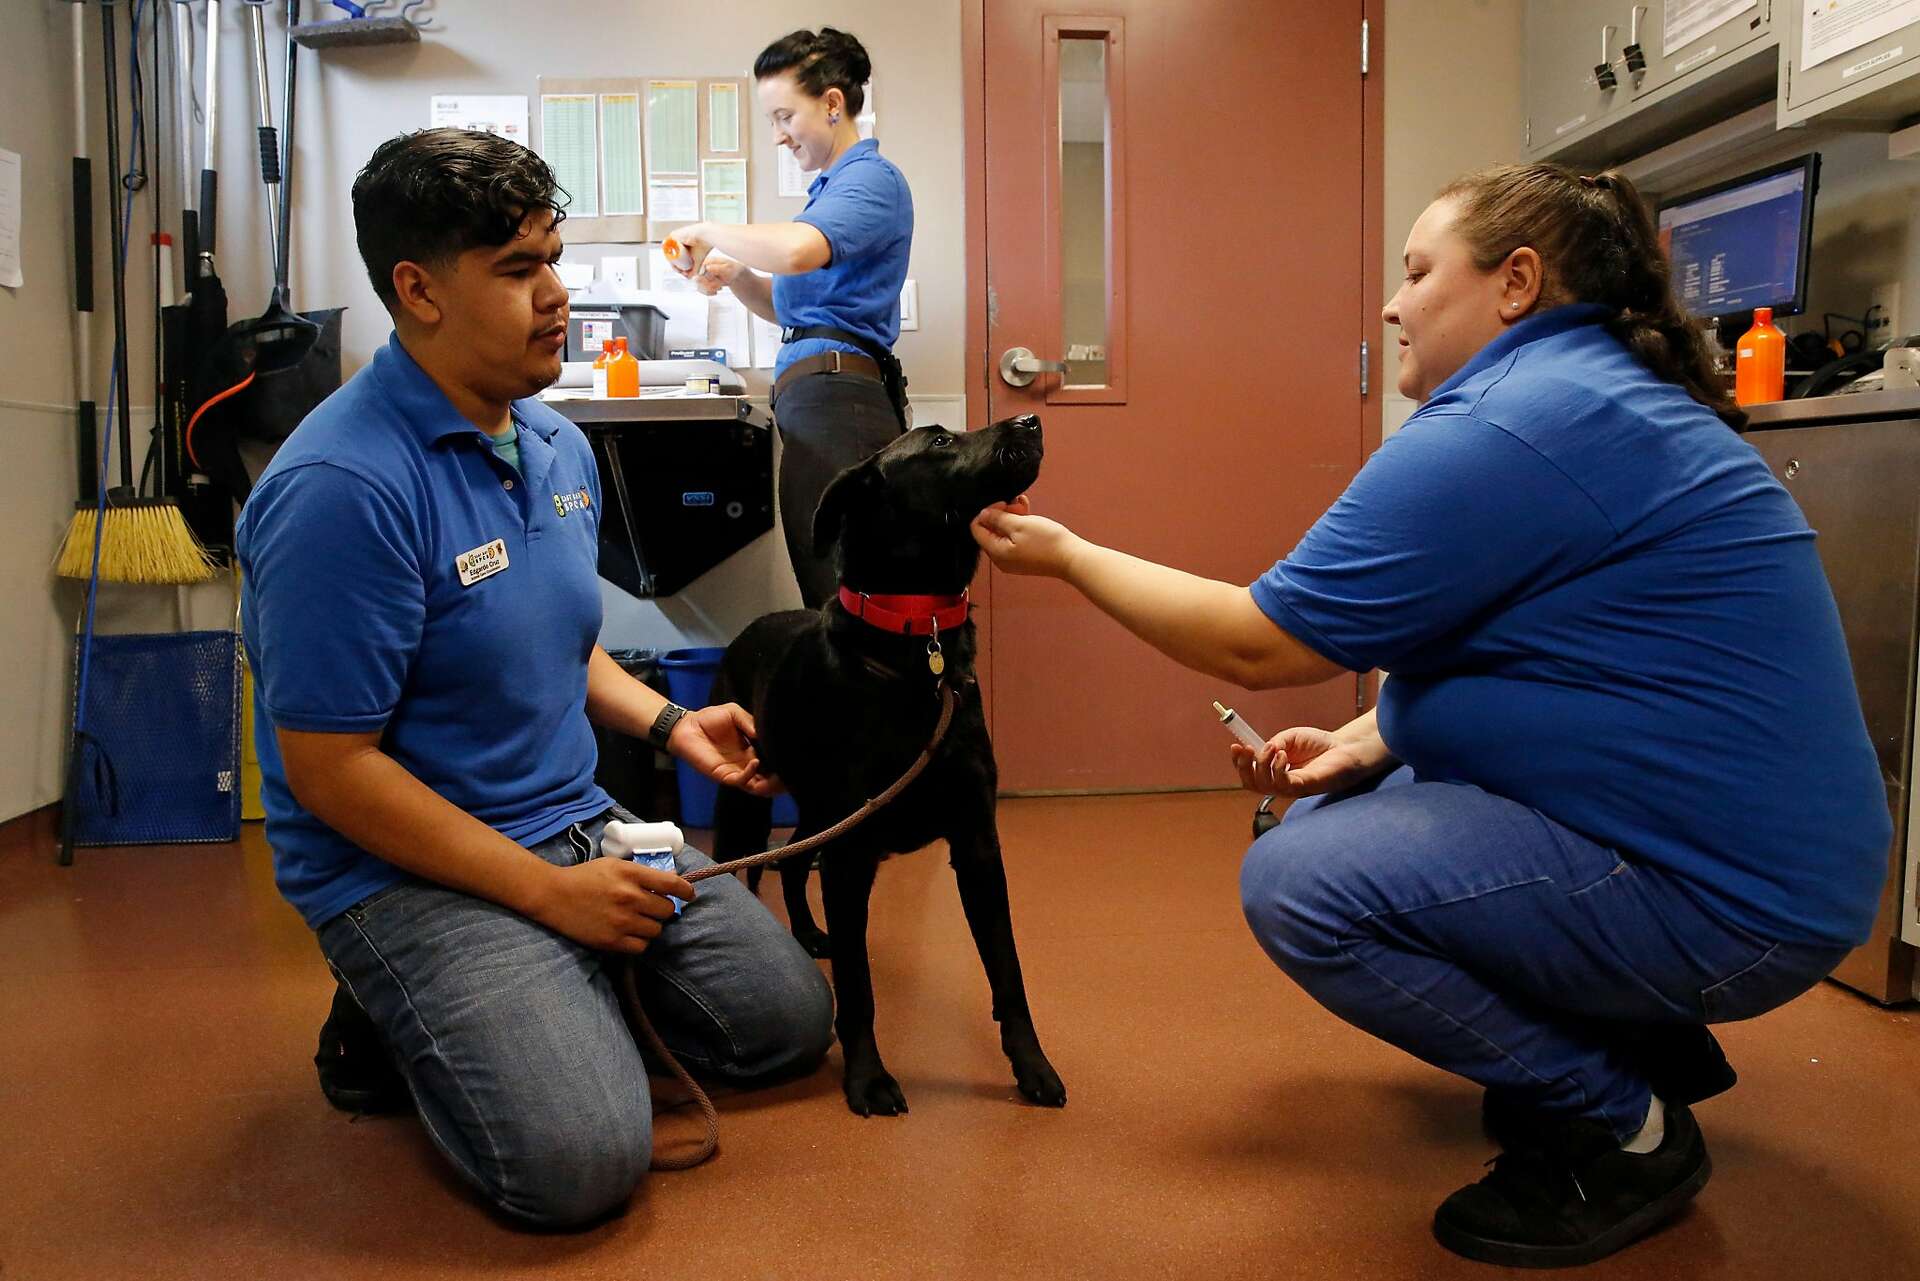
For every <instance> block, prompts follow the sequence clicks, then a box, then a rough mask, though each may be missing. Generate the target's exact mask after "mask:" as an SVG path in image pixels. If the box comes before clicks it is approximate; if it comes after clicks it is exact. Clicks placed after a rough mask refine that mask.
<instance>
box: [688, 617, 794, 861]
mask: <svg viewBox="0 0 1920 1281" xmlns="http://www.w3.org/2000/svg"><path fill="white" fill-rule="evenodd" d="M725 652H726V651H725V650H723V649H721V648H720V647H719V646H717V645H712V646H702V647H700V648H697V649H670V650H668V651H667V652H666V653H665V654H662V655H661V656H660V670H661V671H662V672H664V673H666V677H667V693H668V696H669V697H670V698H672V699H673V701H674V702H676V703H678V704H680V706H682V707H705V706H706V705H707V704H708V703H709V702H711V701H712V698H713V678H714V677H715V676H716V675H717V674H718V673H719V671H720V656H721V655H722V654H723V653H725ZM673 767H674V771H675V773H676V775H677V777H678V779H679V782H680V826H682V827H712V826H713V805H714V801H715V800H716V799H717V798H718V797H719V795H720V785H719V784H718V783H716V782H714V781H713V780H712V779H710V778H708V777H707V776H706V775H705V774H702V773H700V772H699V771H698V770H695V769H693V768H691V767H690V766H688V765H687V763H686V762H685V761H678V760H676V761H675V762H674V763H673ZM799 821H800V812H799V810H798V809H797V808H795V806H794V803H793V798H792V797H791V796H786V795H781V796H776V797H774V798H773V825H774V826H775V827H792V826H793V825H794V824H795V823H797V822H799Z"/></svg>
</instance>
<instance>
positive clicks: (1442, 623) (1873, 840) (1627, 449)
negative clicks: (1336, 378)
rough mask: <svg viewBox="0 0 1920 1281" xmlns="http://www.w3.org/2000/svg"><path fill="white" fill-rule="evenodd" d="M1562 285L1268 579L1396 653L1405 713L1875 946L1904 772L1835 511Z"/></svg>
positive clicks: (1528, 793) (1264, 591)
mask: <svg viewBox="0 0 1920 1281" xmlns="http://www.w3.org/2000/svg"><path fill="white" fill-rule="evenodd" d="M1607 316H1608V312H1607V311H1606V310H1605V309H1604V308H1599V307H1593V306H1585V305H1582V306H1567V307H1557V308H1554V309H1552V310H1549V311H1547V312H1545V313H1543V314H1541V315H1539V316H1535V317H1530V318H1529V319H1527V320H1525V321H1522V322H1521V323H1520V324H1518V325H1515V326H1513V327H1512V328H1511V329H1510V330H1509V331H1507V333H1505V334H1504V335H1502V336H1501V337H1500V338H1498V339H1496V340H1494V341H1493V342H1491V343H1489V344H1488V345H1487V346H1486V347H1485V348H1484V349H1483V350H1482V351H1480V353H1479V354H1477V355H1476V356H1475V357H1474V358H1473V359H1472V360H1470V361H1468V362H1467V364H1466V366H1465V368H1463V369H1461V370H1460V371H1459V372H1458V373H1457V374H1455V375H1454V376H1453V377H1452V378H1450V379H1448V380H1447V381H1446V382H1445V383H1444V384H1442V385H1441V386H1440V388H1439V389H1438V390H1436V391H1435V392H1434V394H1433V397H1432V398H1431V399H1430V400H1428V402H1427V403H1426V404H1425V405H1424V406H1422V407H1421V409H1420V410H1419V411H1418V412H1417V413H1415V414H1414V415H1413V417H1412V418H1410V419H1409V420H1408V421H1407V424H1406V426H1405V427H1404V428H1403V429H1402V430H1401V431H1400V432H1399V433H1397V434H1396V435H1394V436H1393V437H1391V438H1390V439H1388V440H1387V441H1386V442H1385V444H1384V445H1382V447H1381V448H1380V449H1379V450H1378V451H1377V452H1376V453H1375V454H1374V456H1373V457H1372V458H1370V459H1369V460H1368V461H1367V464H1366V466H1365V467H1363V468H1362V469H1361V471H1360V474H1359V475H1358V476H1356V477H1355V478H1354V481H1353V484H1352V485H1351V486H1350V487H1349V488H1348V489H1347V491H1346V493H1344V494H1343V495H1341V497H1340V498H1339V500H1338V501H1336V502H1335V503H1334V505H1333V507H1332V508H1331V509H1329V510H1328V512H1327V513H1326V514H1325V515H1324V516H1322V517H1321V518H1320V520H1319V522H1318V523H1316V524H1315V525H1314V527H1313V528H1312V529H1311V530H1309V531H1308V532H1307V535H1306V537H1305V538H1303V539H1302V540H1301V542H1300V545H1299V546H1298V547H1296V548H1295V549H1294V550H1293V552H1292V553H1291V554H1290V555H1289V556H1288V557H1287V558H1286V559H1285V560H1283V561H1281V562H1280V563H1279V564H1277V565H1275V566H1274V567H1273V568H1272V569H1271V570H1269V571H1268V572H1267V573H1266V575H1265V576H1264V577H1262V578H1261V579H1260V581H1259V582H1257V583H1255V584H1254V585H1253V595H1254V599H1255V600H1256V601H1257V602H1258V603H1259V605H1260V608H1261V609H1262V610H1264V611H1265V612H1266V614H1267V615H1268V617H1270V618H1272V619H1273V621H1274V622H1275V623H1276V624H1278V625H1279V626H1280V627H1282V628H1283V629H1285V630H1286V631H1287V632H1289V633H1291V634H1292V635H1293V636H1295V637H1296V638H1298V639H1299V640H1300V641H1302V642H1303V643H1304V644H1306V645H1308V646H1310V647H1311V648H1313V649H1315V650H1317V651H1318V652H1319V653H1321V654H1322V655H1324V656H1326V657H1327V658H1330V659H1332V660H1334V661H1335V662H1338V663H1341V664H1343V665H1345V666H1346V667H1349V668H1352V669H1355V670H1365V669H1367V668H1370V667H1376V666H1378V667H1383V668H1386V669H1388V670H1390V671H1391V672H1392V678H1391V679H1390V680H1388V681H1387V682H1386V685H1385V688H1384V689H1383V691H1382V693H1381V698H1380V709H1379V724H1380V732H1381V735H1382V737H1383V738H1384V739H1385V740H1386V743H1387V746H1388V747H1389V748H1390V749H1391V750H1392V752H1393V754H1394V755H1395V756H1397V757H1398V758H1400V759H1401V760H1402V761H1404V762H1406V763H1407V764H1408V765H1411V766H1412V767H1413V769H1414V772H1415V773H1416V774H1417V775H1419V776H1420V777H1422V778H1424V779H1430V780H1437V781H1446V782H1460V783H1471V784H1474V785H1476V786H1478V787H1481V788H1483V789H1485V790H1486V791H1488V792H1490V793H1493V794H1495V795H1499V796H1504V797H1508V798H1510V799H1512V800H1515V801H1518V802H1520V803H1521V804H1523V805H1527V806H1530V807H1532V808H1534V809H1537V810H1539V811H1540V812H1542V813H1544V814H1546V815H1548V816H1549V817H1551V818H1553V819H1555V820H1557V821H1559V822H1561V823H1564V824H1566V825H1567V826H1568V827H1571V828H1573V829H1574V830H1575V831H1578V832H1581V833H1582V834H1584V835H1586V836H1588V837H1589V838H1591V839H1593V840H1595V841H1598V842H1600V843H1602V844H1604V845H1607V846H1609V847H1611V848H1614V849H1617V850H1618V851H1620V853H1621V854H1622V855H1623V856H1624V857H1628V858H1632V859H1635V860H1641V861H1644V862H1647V863H1649V864H1653V865H1657V866H1659V867H1661V868H1664V869H1666V870H1668V871H1670V872H1671V873H1673V874H1674V875H1676V876H1678V877H1680V878H1681V879H1682V880H1683V881H1684V882H1685V883H1686V884H1687V885H1688V886H1689V887H1690V888H1691V889H1693V890H1694V891H1695V892H1696V893H1697V894H1698V896H1699V897H1700V898H1701V899H1702V900H1703V901H1705V902H1707V903H1708V904H1710V905H1711V906H1712V907H1713V908H1715V909H1716V910H1717V911H1719V912H1720V913H1721V915H1722V916H1723V917H1724V918H1725V919H1727V920H1730V921H1732V922H1733V923H1734V924H1736V925H1739V926H1742V927H1744V928H1747V929H1749V930H1752V931H1755V932H1757V933H1759V934H1761V935H1763V936H1765V937H1767V938H1770V939H1775V940H1785V941H1795V942H1812V943H1859V942H1861V941H1863V940H1864V939H1865V938H1866V935H1867V931H1868V929H1869V927H1870V925H1871V923H1872V921H1873V917H1874V911H1875V907H1876V904H1877V901H1878V898H1879V892H1880V887H1881V884H1882V882H1883V880H1884V878H1885V877H1886V873H1887V850H1888V846H1889V843H1890V841H1891V837H1892V825H1891V820H1890V817H1889V814H1888V809H1887V796H1886V790H1885V788H1884V786H1883V785H1882V783H1881V780H1880V770H1879V765H1878V762H1877V760H1876V758H1875V755H1874V751H1873V747H1872V744H1871V742H1870V740H1869V739H1868V737H1867V732H1866V725H1865V722H1864V720H1863V718H1862V716H1861V712H1860V702H1859V697H1858V695H1857V693H1856V692H1855V689H1854V683H1853V672H1852V668H1851V666H1850V665H1849V663H1848V659H1847V650H1846V644H1845V641H1844V638H1843V637H1842V634H1841V630H1840V619H1839V614H1838V611H1837V610H1836V609H1835V606H1834V601H1833V593H1832V590H1831V589H1830V588H1829V586H1828V584H1827V579H1826V575H1825V574H1824V573H1823V572H1822V570H1821V567H1820V561H1819V558H1818V556H1817V555H1816V553H1815V550H1814V535H1813V531H1812V530H1811V529H1809V528H1808V527H1807V524H1806V521H1805V520H1804V519H1803V518H1802V516H1801V514H1800V511H1799V509H1798V508H1797V507H1795V506H1794V503H1793V500H1792V499H1791V498H1790V497H1789V496H1788V495H1787V492H1786V490H1785V489H1784V488H1782V487H1781V485H1780V484H1779V483H1778V482H1777V481H1776V480H1775V479H1774V477H1773V474H1772V473H1771V472H1770V471H1769V470H1768V468H1767V465H1766V464H1765V462H1763V461H1762V460H1761V458H1760V456H1759V454H1758V453H1757V452H1755V450H1754V449H1753V447H1752V446H1751V445H1748V444H1747V443H1746V442H1745V441H1743V440H1742V439H1740V437H1739V436H1738V435H1736V434H1735V433H1734V432H1732V431H1730V430H1728V428H1727V427H1726V426H1725V424H1723V423H1722V422H1721V421H1720V420H1719V419H1718V418H1717V417H1716V416H1715V415H1714V414H1713V413H1712V411H1710V410H1708V409H1706V408H1704V407H1703V406H1701V405H1700V404H1698V403H1697V402H1695V401H1694V400H1692V399H1691V398H1690V397H1689V396H1688V395H1687V394H1686V392H1685V391H1683V390H1681V389H1680V388H1679V387H1676V386H1674V385H1673V384H1671V383H1666V382H1662V381H1661V380H1660V379H1658V378H1656V377H1655V376H1654V375H1653V373H1652V372H1651V371H1650V370H1648V369H1647V368H1646V366H1644V365H1642V364H1641V363H1640V362H1639V361H1638V360H1637V359H1635V358H1634V357H1633V355H1632V354H1631V353H1629V352H1628V351H1627V349H1626V347H1625V346H1624V345H1622V344H1621V343H1620V342H1619V341H1618V340H1617V339H1615V338H1614V337H1613V336H1612V335H1611V334H1609V333H1608V332H1607V330H1606V329H1605V327H1604V326H1603V325H1602V323H1601V322H1602V321H1603V320H1605V319H1606V318H1607Z"/></svg>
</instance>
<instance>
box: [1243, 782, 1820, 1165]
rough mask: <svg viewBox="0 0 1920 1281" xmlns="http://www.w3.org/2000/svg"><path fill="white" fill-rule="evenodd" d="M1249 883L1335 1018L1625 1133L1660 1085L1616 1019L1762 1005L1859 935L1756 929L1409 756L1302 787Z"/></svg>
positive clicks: (1279, 955)
mask: <svg viewBox="0 0 1920 1281" xmlns="http://www.w3.org/2000/svg"><path fill="white" fill-rule="evenodd" d="M1240 892H1241V900H1242V903H1243V905H1244V907H1245V909H1246V914H1247V923H1248V924H1249V925H1251V926H1252V927H1253V932H1254V934H1255V935H1256V936H1257V937H1258V938H1259V940H1260V945H1261V946H1262V947H1264V948H1265V949H1266V951H1267V954H1268V955H1269V956H1271V957H1272V958H1273V959H1274V962H1275V963H1276V964H1278V965H1279V966H1280V968H1281V969H1283V970H1285V971H1286V972H1287V974H1288V975H1289V976H1291V977H1292V978H1293V979H1294V980H1295V981H1296V982H1297V983H1299V984H1300V986H1301V987H1302V988H1304V989H1305V990H1306V992H1307V994H1308V995H1310V996H1312V997H1313V998H1314V1000H1316V1001H1318V1002H1320V1004H1322V1005H1324V1006H1326V1007H1327V1009H1329V1010H1331V1011H1333V1013H1335V1014H1337V1015H1339V1016H1340V1017H1341V1018H1343V1019H1345V1020H1346V1021H1347V1022H1349V1023H1351V1024H1353V1025H1354V1026H1355V1027H1358V1028H1360V1029H1361V1030H1362V1031H1365V1032H1369V1033H1371V1034H1373V1035H1374V1036H1377V1037H1379V1038H1380V1039H1381V1040H1383V1041H1387V1042H1389V1043H1390V1044H1393V1045H1396V1046H1399V1047H1400V1048H1401V1049H1403V1050H1406V1051H1407V1052H1408V1053H1410V1054H1413V1055H1415V1056H1417V1057H1418V1058H1421V1059H1423V1060H1425V1061H1426V1062H1428V1063H1431V1064H1433V1065H1434V1066H1435V1067H1438V1068H1444V1069H1445V1070H1446V1071H1449V1072H1454V1073H1458V1074H1459V1075H1461V1076H1464V1077H1466V1078H1467V1079H1469V1080H1471V1081H1475V1082H1477V1083H1479V1084H1480V1085H1483V1086H1485V1087H1487V1089H1488V1090H1490V1091H1495V1092H1498V1093H1499V1094H1501V1095H1502V1097H1503V1098H1505V1099H1506V1100H1509V1101H1511V1102H1513V1103H1516V1104H1519V1105H1521V1106H1524V1107H1530V1108H1537V1109H1540V1110H1544V1111H1550V1112H1560V1113H1571V1114H1578V1115H1581V1116H1586V1117H1590V1118H1592V1119H1594V1120H1598V1121H1602V1122H1604V1123H1605V1124H1607V1125H1609V1126H1611V1127H1612V1129H1613V1132H1614V1133H1615V1134H1617V1135H1619V1136H1620V1137H1621V1138H1622V1139H1625V1138H1627V1137H1629V1136H1631V1135H1632V1134H1633V1133H1635V1132H1636V1131H1637V1130H1638V1129H1639V1128H1640V1126H1641V1124H1642V1122H1644V1121H1645V1119H1646V1114H1647V1105H1648V1099H1649V1089H1648V1086H1647V1082H1646V1080H1645V1079H1644V1078H1643V1077H1641V1076H1639V1075H1638V1074H1637V1073H1636V1072H1635V1071H1634V1070H1633V1069H1632V1068H1631V1067H1629V1066H1628V1063H1627V1060H1626V1056H1625V1055H1624V1054H1623V1052H1622V1051H1621V1050H1620V1049H1619V1048H1617V1045H1616V1044H1613V1043H1610V1041H1613V1042H1617V1041H1618V1038H1619V1032H1620V1030H1621V1028H1622V1027H1623V1025H1626V1026H1631V1025H1644V1024H1648V1023H1687V1022H1691V1023H1720V1022H1730V1021H1732V1020H1735V1019H1746V1018H1752V1017H1753V1016H1755V1015H1757V1014H1762V1013H1765V1012H1766V1011H1767V1010H1770V1009H1772V1008H1774V1007H1775V1006H1777V1005H1782V1004H1784V1003H1786V1002H1787V1001H1790V1000H1792V999H1793V998H1794V997H1796V996H1798V995H1799V994H1800V993H1802V992H1804V991H1806V990H1807V989H1808V988H1809V987H1811V986H1813V984H1814V983H1816V982H1818V981H1819V980H1820V978H1821V977H1822V976H1824V975H1825V974H1826V973H1827V972H1828V971H1829V970H1831V969H1832V968H1833V967H1834V966H1835V965H1837V964H1838V963H1839V962H1840V960H1841V958H1843V957H1844V956H1845V955H1846V954H1847V952H1848V950H1849V949H1848V948H1846V947H1844V946H1810V945H1805V944H1794V943H1780V942H1775V941H1772V940H1768V939H1763V938H1758V937H1756V936H1754V935H1753V934H1751V933H1749V932H1747V931H1746V930H1743V929H1741V928H1740V927H1738V926H1736V925H1732V924H1730V923H1728V922H1726V921H1723V920H1721V919H1719V918H1718V917H1716V916H1715V915H1714V914H1713V913H1712V912H1710V911H1709V910H1708V909H1706V908H1705V907H1703V906H1702V905H1701V904H1700V903H1699V902H1698V901H1696V900H1695V899H1694V898H1693V897H1692V896H1691V895H1689V894H1688V892H1687V890H1686V887H1685V886H1684V885H1683V884H1682V883H1681V882H1679V881H1678V880H1676V879H1675V878H1674V877H1672V876H1670V875H1668V874H1667V873H1665V872H1663V871H1661V870H1660V869H1658V868H1654V867H1649V866H1645V865H1642V864H1638V863H1635V862H1633V861H1631V860H1630V859H1626V858H1622V857H1621V856H1620V854H1619V853H1618V852H1616V851H1614V850H1610V849H1607V848H1606V847H1604V846H1601V845H1596V844H1595V843H1594V842H1592V841H1590V840H1587V839H1586V838H1585V837H1582V836H1580V835H1579V834H1577V833H1575V832H1573V831H1570V830H1569V829H1567V828H1565V827H1562V826H1561V825H1560V824H1558V823H1556V822H1554V821H1553V820H1552V819H1550V818H1547V817H1546V816H1545V815H1543V814H1540V813H1539V812H1537V811H1535V810H1531V809H1528V808H1527V807H1526V806H1523V805H1520V804H1518V803H1516V802H1513V801H1509V800H1504V799H1502V798H1501V797H1498V796H1491V795H1489V794H1487V793H1486V792H1483V791H1481V790H1480V789H1479V788H1476V787H1471V786H1466V785H1462V784H1456V783H1427V782H1420V781H1418V780H1417V779H1415V778H1414V776H1413V772H1412V771H1411V770H1410V769H1408V768H1407V767H1405V766H1401V767H1400V768H1399V769H1397V770H1394V771H1393V772H1392V773H1390V774H1387V775H1385V776H1383V777H1382V778H1380V779H1378V780H1375V781H1374V782H1372V783H1370V784H1368V785H1366V786H1364V787H1361V788H1357V789H1355V790H1354V791H1351V792H1346V793H1341V794H1337V795H1334V796H1317V797H1310V798H1307V799H1305V800H1301V801H1298V802H1296V803H1295V804H1294V805H1293V806H1292V808H1291V809H1289V810H1288V811H1287V814H1286V817H1285V819H1284V820H1283V821H1282V823H1281V824H1280V826H1278V827H1276V828H1274V829H1273V830H1272V831H1270V832H1268V833H1267V834H1266V835H1264V836H1262V837H1261V838H1260V839H1259V840H1258V841H1256V842H1254V845H1253V848H1252V849H1250V850H1249V851H1248V852H1247V858H1246V862H1245V864H1244V866H1243V867H1242V869H1241V873H1240ZM1610 1031H1611V1032H1612V1034H1613V1035H1612V1036H1611V1037H1610V1036H1609V1032H1610Z"/></svg>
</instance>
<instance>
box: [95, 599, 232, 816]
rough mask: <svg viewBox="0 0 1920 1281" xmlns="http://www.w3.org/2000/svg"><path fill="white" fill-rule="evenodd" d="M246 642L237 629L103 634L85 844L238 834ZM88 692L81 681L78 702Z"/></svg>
mask: <svg viewBox="0 0 1920 1281" xmlns="http://www.w3.org/2000/svg"><path fill="white" fill-rule="evenodd" d="M237 640H238V638H237V637H236V635H235V634H234V633H233V632H182V633H178V634H171V635H132V636H98V635H96V636H95V637H94V638H93V646H92V650H91V653H90V655H89V657H88V664H87V688H86V706H85V707H84V708H81V707H77V706H76V713H77V716H76V724H77V725H78V726H79V727H80V733H79V735H78V736H77V739H76V743H75V749H74V750H75V751H77V752H78V753H79V758H78V760H77V761H76V762H75V763H74V764H75V769H74V771H73V779H74V783H73V793H74V794H73V795H72V796H70V797H69V798H68V801H69V803H70V804H73V805H74V826H73V842H74V844H75V845H172V844H179V843H185V842H195V841H231V840H237V839H238V838H239V835H240V664H239V649H238V645H237ZM80 644H81V642H80V641H79V639H78V638H76V639H75V642H74V651H75V652H74V658H75V664H74V671H75V672H76V673H77V672H78V671H79V670H80V668H79V647H80ZM76 683H77V682H76ZM79 697H80V695H79V691H78V690H77V689H76V691H75V702H76V704H77V703H78V701H79Z"/></svg>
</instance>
